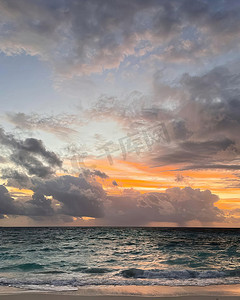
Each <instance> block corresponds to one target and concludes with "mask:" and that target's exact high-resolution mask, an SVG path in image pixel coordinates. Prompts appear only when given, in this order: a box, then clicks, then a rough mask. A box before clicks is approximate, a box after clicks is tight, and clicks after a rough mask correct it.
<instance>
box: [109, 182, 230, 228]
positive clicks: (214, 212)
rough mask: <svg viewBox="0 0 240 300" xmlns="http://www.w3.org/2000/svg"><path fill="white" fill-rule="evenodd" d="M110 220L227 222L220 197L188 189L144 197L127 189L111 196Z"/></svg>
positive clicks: (128, 222) (181, 223) (119, 221)
mask: <svg viewBox="0 0 240 300" xmlns="http://www.w3.org/2000/svg"><path fill="white" fill-rule="evenodd" d="M109 199H110V202H109V203H108V204H106V214H105V215H106V220H107V222H109V224H115V225H120V224H125V225H146V224H148V223H149V222H174V223H177V224H178V225H181V226H183V225H185V224H186V223H187V222H188V221H193V220H194V221H199V222H202V223H204V222H210V223H212V222H217V221H223V220H224V219H225V216H224V213H223V211H221V210H220V209H218V208H217V207H215V206H214V203H215V202H217V201H218V200H219V198H218V196H216V195H214V194H212V193H211V192H210V191H209V190H206V191H200V190H199V189H192V188H190V187H186V188H184V189H180V188H170V189H167V190H166V191H165V192H163V193H160V192H159V193H158V192H155V193H145V194H140V193H138V192H134V191H133V190H125V191H124V193H123V194H122V195H121V196H112V197H109Z"/></svg>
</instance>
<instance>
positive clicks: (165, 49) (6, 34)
mask: <svg viewBox="0 0 240 300" xmlns="http://www.w3.org/2000/svg"><path fill="white" fill-rule="evenodd" d="M0 9H1V28H0V31H1V43H0V49H1V50H2V51H3V52H4V53H6V54H8V55H13V54H20V53H22V52H25V53H27V54H30V55H36V56H38V57H40V58H41V59H42V60H45V61H47V62H48V63H49V64H50V65H52V67H53V69H54V70H55V72H56V73H58V74H63V75H64V76H73V75H79V74H89V73H94V72H102V70H103V69H112V68H118V67H119V65H120V63H121V62H123V61H124V59H125V58H126V57H127V56H130V55H135V56H136V57H137V56H144V55H145V54H146V53H148V54H154V55H156V54H157V55H160V56H164V59H165V60H169V61H171V60H172V59H173V58H175V59H179V60H181V59H188V60H189V58H192V60H194V59H195V58H196V57H197V56H199V55H202V54H205V53H207V54H209V55H213V54H216V53H219V52H224V51H225V52H227V51H228V50H229V49H232V48H234V47H235V48H236V49H237V47H238V45H239V39H238V35H239V31H240V21H239V20H240V18H239V16H240V8H239V5H238V1H236V0H235V1H228V2H223V1H220V0H213V1H199V0H196V1H194V3H193V2H192V1H190V2H189V0H181V1H174V0H173V1H171V2H169V1H167V0H162V1H156V0H149V1H139V0H133V1H131V2H129V1H125V0H115V1H109V0H103V1H97V0H91V1H81V2H76V1H73V0H69V1H65V2H59V1H56V0H54V1H51V3H49V1H47V0H44V1H34V2H29V1H27V0H23V1H17V0H9V1H4V0H1V1H0ZM26 12H28V13H26ZM189 32H190V33H191V32H193V34H189ZM184 36H187V37H186V38H185V39H184V40H183V37H184ZM194 36H197V37H198V38H199V39H200V41H198V40H194ZM176 40H181V46H179V47H177V48H176V47H174V45H175V44H174V43H176ZM200 45H201V46H200ZM173 47H174V48H173Z"/></svg>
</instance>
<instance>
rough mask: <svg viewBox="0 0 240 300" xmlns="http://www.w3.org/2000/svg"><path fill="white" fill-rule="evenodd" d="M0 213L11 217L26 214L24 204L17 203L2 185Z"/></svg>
mask: <svg viewBox="0 0 240 300" xmlns="http://www.w3.org/2000/svg"><path fill="white" fill-rule="evenodd" d="M0 212H1V214H10V215H22V214H23V212H24V209H23V206H22V203H21V202H18V201H15V200H14V199H13V198H12V197H11V196H10V194H9V193H8V190H7V188H6V187H5V186H3V185H0Z"/></svg>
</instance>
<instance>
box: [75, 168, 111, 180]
mask: <svg viewBox="0 0 240 300" xmlns="http://www.w3.org/2000/svg"><path fill="white" fill-rule="evenodd" d="M82 175H83V176H85V177H89V178H91V177H94V176H96V177H100V178H102V179H107V178H109V176H108V175H107V174H106V173H104V172H101V171H100V170H93V171H92V170H89V169H86V168H83V169H82ZM80 176H81V175H80Z"/></svg>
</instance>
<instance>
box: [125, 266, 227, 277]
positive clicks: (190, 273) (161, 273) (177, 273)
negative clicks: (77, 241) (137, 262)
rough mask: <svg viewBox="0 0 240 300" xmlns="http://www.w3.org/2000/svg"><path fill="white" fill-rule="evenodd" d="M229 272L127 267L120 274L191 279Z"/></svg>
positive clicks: (225, 274)
mask: <svg viewBox="0 0 240 300" xmlns="http://www.w3.org/2000/svg"><path fill="white" fill-rule="evenodd" d="M228 273H229V272H224V271H215V270H205V271H194V270H142V269H134V268H132V269H127V270H123V271H122V272H121V273H120V274H121V275H122V276H123V277H125V278H144V279H154V278H168V279H190V278H219V277H226V276H228Z"/></svg>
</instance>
